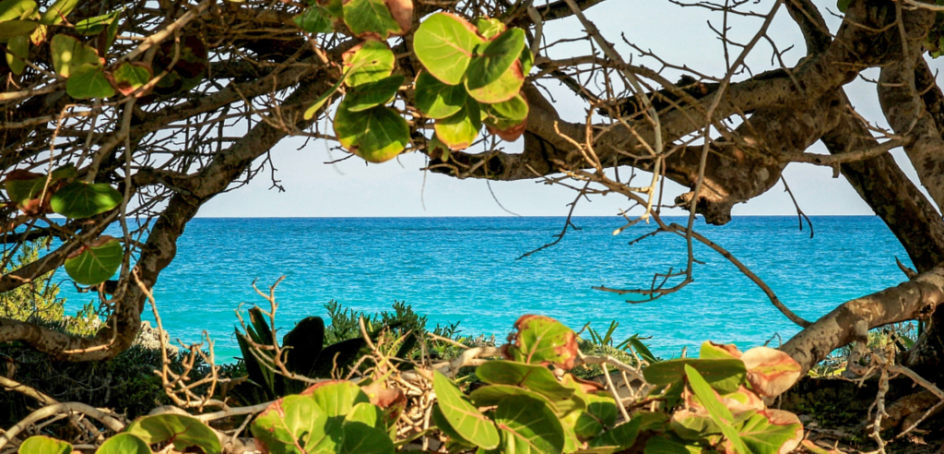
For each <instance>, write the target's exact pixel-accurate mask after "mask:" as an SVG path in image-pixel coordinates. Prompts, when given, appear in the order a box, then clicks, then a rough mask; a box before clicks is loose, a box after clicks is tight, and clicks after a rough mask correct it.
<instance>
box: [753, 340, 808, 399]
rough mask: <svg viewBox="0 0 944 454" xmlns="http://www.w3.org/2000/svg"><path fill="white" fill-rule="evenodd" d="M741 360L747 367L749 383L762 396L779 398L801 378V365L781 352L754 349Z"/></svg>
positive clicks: (759, 348)
mask: <svg viewBox="0 0 944 454" xmlns="http://www.w3.org/2000/svg"><path fill="white" fill-rule="evenodd" d="M741 360H743V361H744V366H745V367H747V381H748V382H749V383H750V384H751V387H752V388H753V389H754V391H756V392H757V393H758V394H760V395H762V396H767V397H776V396H779V395H780V394H781V393H783V392H784V391H786V390H788V389H790V387H791V386H793V384H794V383H796V381H797V380H798V379H799V378H800V372H801V368H800V364H799V363H797V362H796V361H795V360H794V359H793V358H791V357H790V355H788V354H786V353H784V352H782V351H780V350H775V349H772V348H768V347H756V348H752V349H750V350H748V351H747V352H745V353H744V355H743V356H741Z"/></svg>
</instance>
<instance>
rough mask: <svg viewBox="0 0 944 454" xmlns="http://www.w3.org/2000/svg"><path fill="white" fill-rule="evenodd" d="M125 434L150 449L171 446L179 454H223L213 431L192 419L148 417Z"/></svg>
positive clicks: (133, 425) (136, 423)
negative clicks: (196, 450) (196, 451)
mask: <svg viewBox="0 0 944 454" xmlns="http://www.w3.org/2000/svg"><path fill="white" fill-rule="evenodd" d="M125 433H128V434H132V435H135V436H137V437H140V438H141V440H144V442H145V443H147V444H149V445H153V444H158V443H164V442H171V443H173V444H174V449H176V450H177V451H180V452H188V451H190V450H192V449H193V448H199V449H202V450H203V452H204V453H206V454H220V453H221V452H223V446H222V445H221V444H220V439H219V438H217V436H216V433H215V432H213V429H211V428H210V427H209V426H207V425H206V424H204V423H202V422H201V421H200V420H199V419H197V418H194V417H192V416H185V415H177V414H171V413H165V414H162V415H152V416H145V417H143V418H141V419H138V420H137V421H135V422H133V423H132V424H131V425H130V426H128V429H127V430H125Z"/></svg>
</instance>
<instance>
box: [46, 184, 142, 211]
mask: <svg viewBox="0 0 944 454" xmlns="http://www.w3.org/2000/svg"><path fill="white" fill-rule="evenodd" d="M123 199H124V197H122V195H121V193H120V192H118V190H116V189H115V188H113V187H111V186H110V185H108V184H106V183H86V182H84V181H73V182H72V183H69V184H67V185H66V186H65V187H63V188H62V189H60V190H58V191H56V193H55V194H53V196H52V198H51V199H50V201H49V202H50V205H51V206H52V210H53V211H55V212H56V213H59V214H61V215H63V216H65V217H67V218H72V219H84V218H88V217H92V216H95V215H96V214H99V213H104V212H106V211H110V210H112V209H115V208H116V207H118V205H120V204H121V201H122V200H123Z"/></svg>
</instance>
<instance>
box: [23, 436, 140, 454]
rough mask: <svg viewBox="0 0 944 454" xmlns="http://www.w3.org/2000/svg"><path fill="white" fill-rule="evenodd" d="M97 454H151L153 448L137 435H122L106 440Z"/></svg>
mask: <svg viewBox="0 0 944 454" xmlns="http://www.w3.org/2000/svg"><path fill="white" fill-rule="evenodd" d="M23 452H29V451H23ZM95 454H151V447H150V446H148V445H147V443H145V442H144V440H142V439H141V438H140V437H138V436H137V435H133V434H130V433H120V434H116V435H114V436H112V437H110V438H109V439H107V440H105V442H104V443H102V445H101V446H100V447H99V448H98V449H97V450H96V451H95Z"/></svg>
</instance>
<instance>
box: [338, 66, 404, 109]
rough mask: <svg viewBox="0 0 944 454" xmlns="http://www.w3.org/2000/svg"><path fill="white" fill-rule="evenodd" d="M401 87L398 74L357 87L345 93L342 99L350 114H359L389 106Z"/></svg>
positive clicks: (401, 81) (401, 77) (400, 79)
mask: <svg viewBox="0 0 944 454" xmlns="http://www.w3.org/2000/svg"><path fill="white" fill-rule="evenodd" d="M401 85H403V76H402V75H400V74H394V75H392V76H390V77H385V78H383V79H380V80H378V81H376V82H369V83H366V84H361V85H358V86H357V87H354V88H352V89H351V90H350V91H349V92H348V93H347V96H346V97H345V98H344V101H345V105H346V106H347V108H348V110H350V111H351V112H361V111H364V110H367V109H370V108H371V107H374V106H379V105H386V104H389V103H390V101H393V98H394V97H396V95H397V91H399V90H400V86H401Z"/></svg>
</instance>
